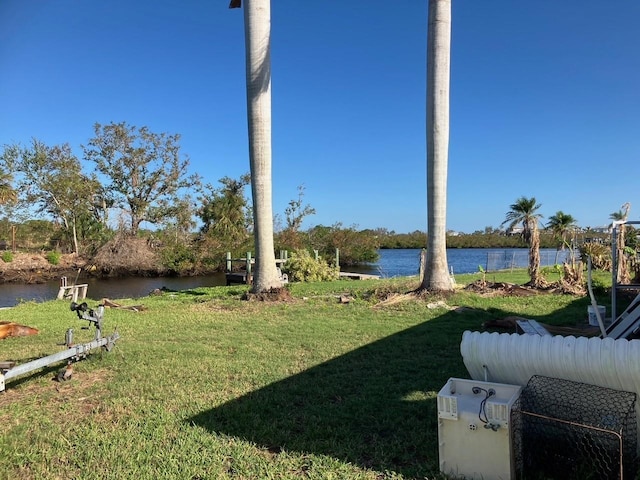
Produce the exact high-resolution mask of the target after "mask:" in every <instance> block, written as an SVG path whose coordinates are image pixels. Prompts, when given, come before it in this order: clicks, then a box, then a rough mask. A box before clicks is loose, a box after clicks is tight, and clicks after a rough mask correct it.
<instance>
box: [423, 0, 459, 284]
mask: <svg viewBox="0 0 640 480" xmlns="http://www.w3.org/2000/svg"><path fill="white" fill-rule="evenodd" d="M428 24H429V25H428V29H429V30H428V37H427V231H428V238H427V258H426V264H425V269H424V277H423V279H422V284H421V286H420V288H421V289H425V290H431V291H450V290H452V289H453V282H452V280H451V277H450V275H449V270H448V265H447V227H446V221H447V163H448V160H449V158H448V157H449V86H450V85H449V84H450V64H451V0H429V19H428Z"/></svg>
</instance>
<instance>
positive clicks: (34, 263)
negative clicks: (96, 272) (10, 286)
mask: <svg viewBox="0 0 640 480" xmlns="http://www.w3.org/2000/svg"><path fill="white" fill-rule="evenodd" d="M85 264H86V261H85V260H84V259H83V258H81V257H78V256H77V255H75V254H63V255H60V256H59V257H58V259H57V263H56V264H53V263H51V262H50V261H49V260H47V258H46V256H45V254H42V253H21V252H15V253H12V254H11V260H9V261H5V260H0V283H13V282H15V283H27V284H28V283H42V282H46V281H48V280H53V279H57V278H60V277H62V276H68V277H72V276H73V275H75V274H76V273H77V270H78V269H79V268H82V267H84V265H85Z"/></svg>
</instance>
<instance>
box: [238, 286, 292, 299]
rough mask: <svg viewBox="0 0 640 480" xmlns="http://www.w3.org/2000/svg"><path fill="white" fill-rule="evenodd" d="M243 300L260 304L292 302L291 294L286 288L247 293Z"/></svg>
mask: <svg viewBox="0 0 640 480" xmlns="http://www.w3.org/2000/svg"><path fill="white" fill-rule="evenodd" d="M242 299H243V300H249V301H258V302H292V301H293V297H292V296H291V292H289V290H287V289H286V288H271V289H269V290H268V291H266V292H261V293H251V292H247V293H245V294H244V295H243V297H242Z"/></svg>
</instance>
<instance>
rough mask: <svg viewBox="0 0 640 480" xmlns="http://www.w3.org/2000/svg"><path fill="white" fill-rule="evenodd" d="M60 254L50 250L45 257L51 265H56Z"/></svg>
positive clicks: (58, 262)
mask: <svg viewBox="0 0 640 480" xmlns="http://www.w3.org/2000/svg"><path fill="white" fill-rule="evenodd" d="M61 256H62V255H60V252H55V251H53V250H52V251H50V252H47V255H46V257H45V258H46V259H47V262H49V263H50V264H51V265H58V264H60V257H61Z"/></svg>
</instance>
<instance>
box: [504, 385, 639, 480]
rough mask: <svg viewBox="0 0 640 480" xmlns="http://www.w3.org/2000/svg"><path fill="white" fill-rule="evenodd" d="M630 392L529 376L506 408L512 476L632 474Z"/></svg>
mask: <svg viewBox="0 0 640 480" xmlns="http://www.w3.org/2000/svg"><path fill="white" fill-rule="evenodd" d="M635 402H636V394H635V393H632V392H623V391H620V390H614V389H611V388H604V387H599V386H596V385H589V384H586V383H579V382H573V381H570V380H563V379H559V378H550V377H543V376H539V375H534V376H533V377H531V379H530V380H529V382H528V383H527V385H526V386H525V387H524V388H523V389H522V393H521V395H520V397H519V399H518V400H517V401H516V402H515V404H514V407H513V410H512V426H513V453H514V463H515V468H516V478H518V479H521V480H529V479H546V480H551V479H562V480H566V479H576V480H577V479H580V480H587V479H598V480H602V479H619V480H623V479H625V478H626V479H633V478H635V475H636V474H637V471H638V468H637V463H638V461H637V460H638V459H637V452H636V449H637V424H636V410H635Z"/></svg>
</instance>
